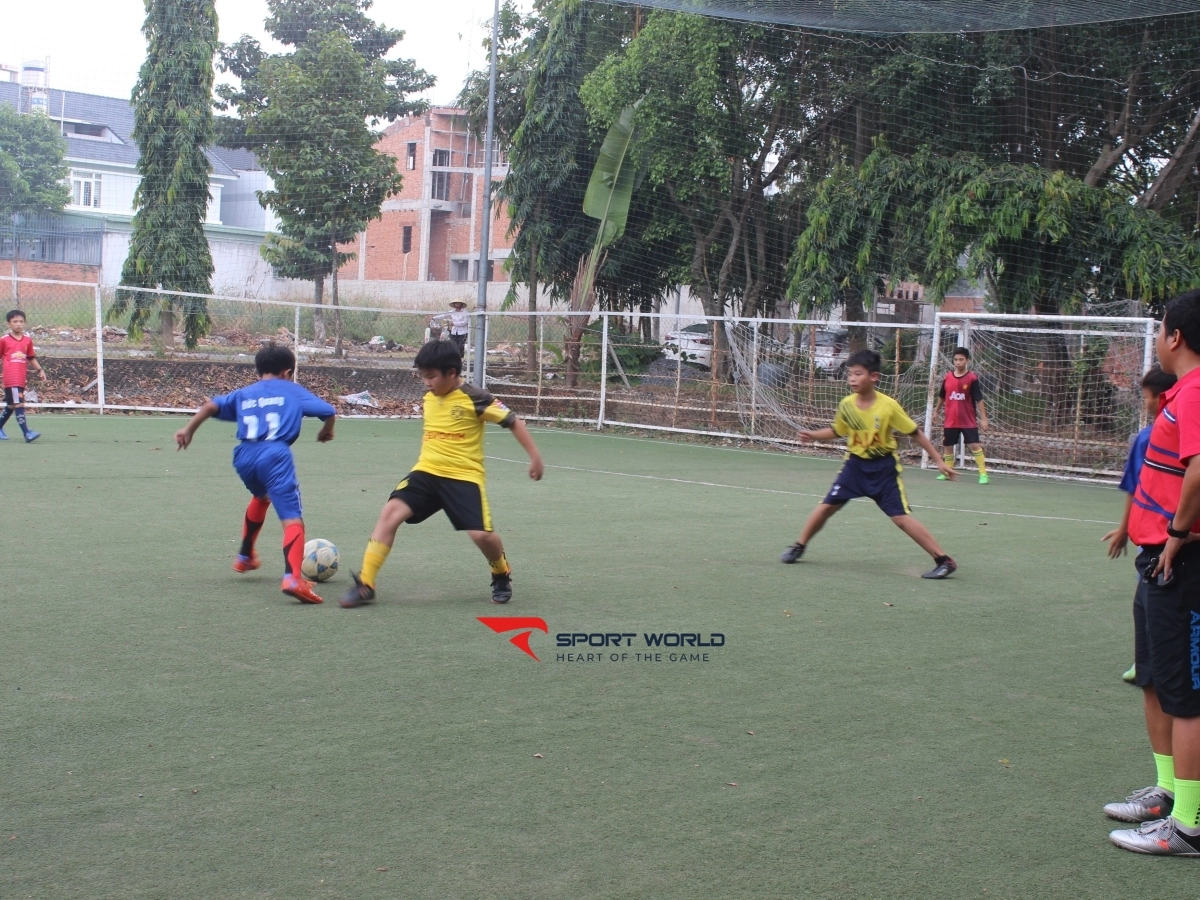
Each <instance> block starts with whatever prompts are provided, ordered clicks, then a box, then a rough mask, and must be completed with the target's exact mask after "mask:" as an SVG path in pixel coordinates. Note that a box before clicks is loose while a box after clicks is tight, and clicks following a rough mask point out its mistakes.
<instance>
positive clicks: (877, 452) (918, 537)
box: [780, 350, 958, 578]
mask: <svg viewBox="0 0 1200 900" xmlns="http://www.w3.org/2000/svg"><path fill="white" fill-rule="evenodd" d="M879 368H880V358H879V354H878V353H876V352H875V351H874V350H859V351H858V352H857V353H853V354H851V356H850V359H848V360H847V361H846V380H847V381H848V382H849V384H850V390H851V391H853V392H854V393H852V394H851V395H850V396H849V397H846V398H845V399H844V400H842V402H841V403H839V404H838V409H837V414H836V415H835V416H834V417H833V425H832V426H831V427H829V428H822V429H819V430H817V431H802V432H800V437H801V438H804V439H806V440H810V441H830V440H833V439H834V438H835V437H844V438H845V439H846V457H845V460H844V462H843V463H842V469H841V471H840V472H838V476H837V479H836V480H835V481H834V482H833V487H831V488H830V489H829V493H828V494H827V495H826V496H825V499H824V500H822V501H821V503H820V504H818V506H817V508H816V509H814V510H813V511H812V514H811V515H809V517H808V521H807V522H805V523H804V530H803V531H802V532H800V539H799V540H798V541H796V543H794V544H792V546H790V547H788V548H787V550H785V551H784V552H783V555H782V556H781V557H780V561H781V562H785V563H794V562H796V561H797V560H799V559H800V557H801V556H803V555H804V551H805V549H806V548H807V546H808V542H809V541H811V540H812V539H813V537H814V536H815V535H816V533H817V532H818V531H820V530H821V529H822V528H823V527H824V525H825V523H826V522H828V521H829V520H830V519H831V518H832V517H833V515H834V514H835V513H836V512H837V511H838V510H840V509H841V508H842V507H843V506H845V505H846V503H848V502H849V501H850V500H853V499H855V498H856V497H870V498H871V499H872V500H874V501H875V504H876V505H877V506H878V507H879V508H880V509H881V510H883V512H884V513H885V514H886V515H887V516H889V517H890V518H891V520H892V521H893V522H895V523H896V525H897V526H899V528H900V530H901V531H903V532H904V533H905V534H907V535H908V536H909V537H910V538H912V539H913V540H914V541H916V542H917V543H918V544H919V545H920V546H921V549H922V550H924V551H925V552H926V553H928V554H929V555H930V556H932V557H933V562H934V567H933V568H932V569H931V570H929V571H928V572H925V573H924V574H923V575H922V576H921V577H922V578H945V577H947V576H948V575H951V574H953V573H954V571H955V570H956V569H957V568H958V566H957V565H956V564H955V562H954V560H952V559H951V558H950V557H949V556H947V555H946V553H945V552H944V551H943V550H942V548H941V546H939V544H938V542H937V541H936V540H934V537H933V535H932V534H930V533H929V529H928V528H926V527H925V526H924V525H922V524H921V523H920V522H918V521H917V520H916V519H914V518H913V516H912V510H911V509H909V506H908V497H907V496H905V493H904V481H903V480H902V479H901V477H900V473H901V471H903V467H902V466H901V465H900V458H899V457H898V456H897V455H896V448H897V446H898V445H897V442H896V432H900V433H901V434H907V435H910V436H912V437H913V438H914V439H915V440H916V442H917V443H918V444H919V445H920V446H921V449H923V450H924V451H925V452H926V453H928V454H929V458H930V459H932V460H934V461H935V462H937V466H938V468H939V469H940V470H941V471H942V473H943V474H944V475H945V476H946V477H947V478H950V479H954V478H956V477H957V476H956V474H955V472H954V470H953V469H951V468H950V467H949V466H947V465H946V464H945V463H944V462H943V461H942V460H940V459H939V458H938V453H937V448H936V447H934V446H933V442H932V441H930V440H929V438H928V437H926V436H925V434H924V433H923V432H922V431H921V430H920V429H919V428H918V427H917V424H916V422H914V421H913V420H912V419H910V418H909V417H908V414H907V413H906V412H905V411H904V408H903V407H902V406H900V404H899V403H897V402H896V401H895V400H893V399H892V398H891V397H889V396H887V395H886V394H881V393H879V391H877V390H875V386H876V385H877V384H878V383H879Z"/></svg>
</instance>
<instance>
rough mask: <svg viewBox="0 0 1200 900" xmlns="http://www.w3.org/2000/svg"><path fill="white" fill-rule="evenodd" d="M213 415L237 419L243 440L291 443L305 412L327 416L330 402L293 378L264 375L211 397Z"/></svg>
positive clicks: (296, 436) (239, 433) (334, 411)
mask: <svg viewBox="0 0 1200 900" xmlns="http://www.w3.org/2000/svg"><path fill="white" fill-rule="evenodd" d="M212 402H213V403H215V404H216V406H217V418H218V419H224V420H225V421H227V422H235V421H236V422H237V423H238V428H237V437H238V440H239V441H243V442H245V443H262V442H265V441H276V442H279V443H284V444H292V443H295V441H296V438H298V437H300V426H301V425H302V424H303V422H304V417H305V416H313V417H315V418H318V419H327V418H329V417H330V416H332V415H335V414H336V413H337V410H335V409H334V408H333V407H332V406H330V405H329V404H328V403H326V402H325V401H324V400H322V399H321V398H320V397H318V396H316V395H315V394H313V393H311V392H309V391H307V390H305V389H304V388H302V387H300V385H298V384H296V382H294V381H285V380H283V379H282V378H266V379H262V380H261V381H256V382H254V384H251V385H247V386H246V387H244V388H238V389H237V390H236V391H234V392H233V393H231V394H225V395H224V396H221V397H213V398H212Z"/></svg>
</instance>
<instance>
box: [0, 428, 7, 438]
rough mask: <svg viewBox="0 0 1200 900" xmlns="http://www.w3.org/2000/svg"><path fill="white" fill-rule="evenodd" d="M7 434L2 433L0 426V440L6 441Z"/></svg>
mask: <svg viewBox="0 0 1200 900" xmlns="http://www.w3.org/2000/svg"><path fill="white" fill-rule="evenodd" d="M7 440H8V435H7V434H5V433H4V429H3V428H0V441H7Z"/></svg>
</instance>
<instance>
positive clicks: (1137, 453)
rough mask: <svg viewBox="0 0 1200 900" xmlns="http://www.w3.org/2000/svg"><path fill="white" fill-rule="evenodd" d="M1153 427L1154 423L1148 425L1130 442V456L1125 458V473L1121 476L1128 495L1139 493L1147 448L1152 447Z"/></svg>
mask: <svg viewBox="0 0 1200 900" xmlns="http://www.w3.org/2000/svg"><path fill="white" fill-rule="evenodd" d="M1153 427H1154V425H1153V423H1151V424H1150V425H1147V426H1146V427H1145V428H1143V429H1142V430H1141V431H1139V432H1138V433H1137V434H1135V435H1134V436H1133V440H1132V441H1130V442H1129V456H1127V457H1126V458H1125V472H1124V473H1123V474H1122V475H1121V490H1123V491H1124V492H1125V493H1127V494H1132V493H1135V492H1136V491H1137V485H1138V475H1139V474H1140V473H1141V471H1142V463H1144V462H1145V461H1146V448H1147V447H1149V446H1150V430H1151V429H1152V428H1153Z"/></svg>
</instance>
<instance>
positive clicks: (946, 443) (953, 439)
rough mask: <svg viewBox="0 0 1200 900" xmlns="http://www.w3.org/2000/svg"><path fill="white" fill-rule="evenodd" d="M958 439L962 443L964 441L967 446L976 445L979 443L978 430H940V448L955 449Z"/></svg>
mask: <svg viewBox="0 0 1200 900" xmlns="http://www.w3.org/2000/svg"><path fill="white" fill-rule="evenodd" d="M960 437H961V438H962V439H963V440H964V441H966V442H967V444H968V445H970V444H978V443H979V429H978V428H943V429H942V446H943V447H957V446H958V439H959V438H960Z"/></svg>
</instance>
